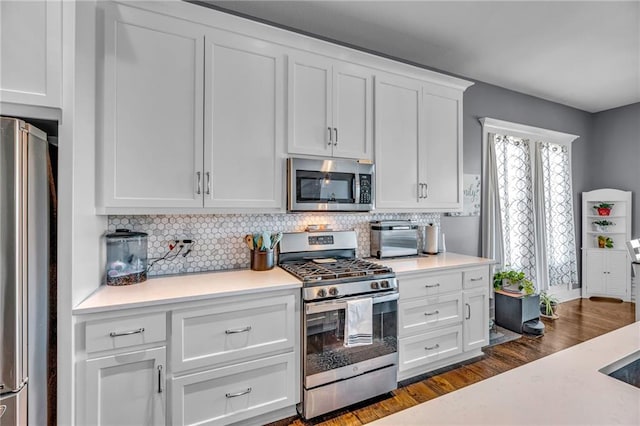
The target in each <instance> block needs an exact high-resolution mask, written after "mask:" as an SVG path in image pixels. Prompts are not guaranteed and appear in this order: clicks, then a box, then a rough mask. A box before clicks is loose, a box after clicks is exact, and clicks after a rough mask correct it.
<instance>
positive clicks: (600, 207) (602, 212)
mask: <svg viewBox="0 0 640 426" xmlns="http://www.w3.org/2000/svg"><path fill="white" fill-rule="evenodd" d="M612 207H613V204H612V203H604V202H600V203H598V204H596V205H595V206H593V208H594V209H596V211H597V212H598V216H609V214H610V213H611V208H612Z"/></svg>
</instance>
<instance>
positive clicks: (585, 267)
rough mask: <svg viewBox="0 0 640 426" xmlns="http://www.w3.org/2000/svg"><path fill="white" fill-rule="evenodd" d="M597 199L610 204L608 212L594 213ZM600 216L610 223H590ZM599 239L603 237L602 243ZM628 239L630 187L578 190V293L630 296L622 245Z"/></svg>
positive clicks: (622, 297)
mask: <svg viewBox="0 0 640 426" xmlns="http://www.w3.org/2000/svg"><path fill="white" fill-rule="evenodd" d="M600 203H608V204H612V208H611V212H610V213H609V215H599V214H598V211H597V209H596V208H595V207H596V206H597V205H598V204H600ZM603 220H607V221H609V222H613V224H611V225H609V226H607V227H606V228H605V229H602V228H598V227H597V225H596V224H595V223H594V222H598V221H603ZM599 239H601V240H602V239H605V247H601V244H599ZM630 239H631V191H620V190H617V189H610V188H606V189H597V190H594V191H589V192H583V193H582V297H585V298H586V297H591V296H604V297H615V298H620V299H622V300H625V301H630V300H631V261H630V259H629V257H628V256H629V255H628V252H627V248H626V242H627V241H629V240H630ZM607 240H608V242H609V244H608V245H609V247H607V244H606V241H607Z"/></svg>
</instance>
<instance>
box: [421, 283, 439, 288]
mask: <svg viewBox="0 0 640 426" xmlns="http://www.w3.org/2000/svg"><path fill="white" fill-rule="evenodd" d="M435 287H440V283H436V284H427V285H425V288H435Z"/></svg>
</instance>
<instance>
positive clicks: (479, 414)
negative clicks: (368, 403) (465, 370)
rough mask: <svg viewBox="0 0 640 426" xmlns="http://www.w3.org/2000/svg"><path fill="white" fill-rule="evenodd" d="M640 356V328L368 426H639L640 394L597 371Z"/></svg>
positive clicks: (558, 354)
mask: <svg viewBox="0 0 640 426" xmlns="http://www.w3.org/2000/svg"><path fill="white" fill-rule="evenodd" d="M558 321H562V319H559V320H558ZM638 350H640V322H636V323H634V324H631V325H628V326H626V327H623V328H621V329H618V330H615V331H612V332H610V333H607V334H604V335H602V336H599V337H596V338H594V339H591V340H588V341H586V342H584V343H581V344H579V345H576V346H573V347H571V348H568V349H565V350H563V351H560V352H556V353H555V354H553V355H549V356H547V357H545V358H541V359H539V360H536V361H533V362H531V363H529V364H525V365H523V366H521V367H518V368H515V369H513V370H509V371H507V372H505V373H502V374H499V375H497V376H494V377H491V378H489V379H487V380H483V381H481V382H478V383H475V384H473V385H470V386H468V387H465V388H463V389H460V390H457V391H454V392H451V393H449V394H446V395H443V396H441V397H438V398H436V399H433V400H431V401H427V402H424V403H422V404H420V405H417V406H415V407H411V408H409V409H406V410H403V411H400V412H398V413H395V414H392V415H390V416H387V417H384V418H382V419H380V420H377V421H375V422H373V423H370V424H371V425H375V426H384V425H393V426H399V425H425V424H429V425H635V426H637V425H640V389H638V388H636V387H634V386H631V385H629V384H626V383H624V382H621V381H619V380H617V379H614V378H612V377H609V376H607V375H605V374H603V373H600V372H599V371H598V370H599V369H601V368H603V367H606V366H608V365H609V364H612V363H614V362H616V361H618V360H619V359H621V358H624V357H625V356H627V355H630V354H633V353H634V352H636V351H638Z"/></svg>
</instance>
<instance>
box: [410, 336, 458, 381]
mask: <svg viewBox="0 0 640 426" xmlns="http://www.w3.org/2000/svg"><path fill="white" fill-rule="evenodd" d="M398 349H399V358H400V367H399V368H400V371H401V372H402V371H406V370H410V369H412V368H415V367H420V366H423V365H428V364H430V363H433V362H435V361H439V360H442V359H446V358H448V357H450V356H452V355H457V354H459V353H461V352H462V327H460V325H457V326H454V327H448V328H443V329H439V330H436V331H432V332H430V333H424V334H418V335H417V336H411V337H407V338H405V339H400V345H399V348H398Z"/></svg>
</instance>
